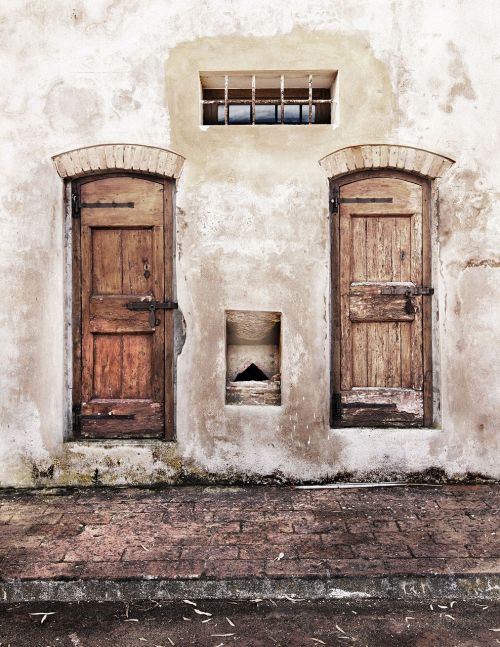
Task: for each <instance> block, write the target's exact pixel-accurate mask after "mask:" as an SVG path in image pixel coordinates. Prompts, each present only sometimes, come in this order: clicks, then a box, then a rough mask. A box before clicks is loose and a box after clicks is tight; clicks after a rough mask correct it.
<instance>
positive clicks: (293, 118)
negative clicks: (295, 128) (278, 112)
mask: <svg viewBox="0 0 500 647" xmlns="http://www.w3.org/2000/svg"><path fill="white" fill-rule="evenodd" d="M285 123H286V124H300V106H295V105H291V106H285Z"/></svg>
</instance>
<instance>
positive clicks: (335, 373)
mask: <svg viewBox="0 0 500 647" xmlns="http://www.w3.org/2000/svg"><path fill="white" fill-rule="evenodd" d="M335 191H339V187H338V186H337V185H335V184H331V185H330V197H331V196H332V194H333V192H335ZM330 236H331V246H332V259H331V268H330V280H331V285H332V294H331V318H332V322H331V337H332V353H331V355H330V358H331V369H330V370H331V376H330V380H331V385H330V386H331V393H330V395H332V394H334V393H339V392H340V388H341V383H340V379H341V378H340V373H341V371H340V362H341V350H340V349H341V297H340V214H339V212H338V211H337V212H336V213H333V214H331V222H330ZM335 422H336V421H335V420H334V416H333V410H332V408H331V409H330V424H332V425H333V424H335Z"/></svg>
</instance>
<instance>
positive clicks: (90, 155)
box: [52, 144, 185, 179]
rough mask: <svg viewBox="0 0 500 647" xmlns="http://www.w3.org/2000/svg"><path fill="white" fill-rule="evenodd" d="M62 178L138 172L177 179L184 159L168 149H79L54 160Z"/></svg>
mask: <svg viewBox="0 0 500 647" xmlns="http://www.w3.org/2000/svg"><path fill="white" fill-rule="evenodd" d="M52 160H53V161H54V164H55V167H56V169H57V172H58V173H59V175H60V177H61V178H64V179H72V178H78V177H82V176H84V175H91V174H94V173H103V172H107V171H135V172H141V173H151V174H154V175H156V176H161V177H166V178H173V179H177V178H178V177H179V176H180V174H181V171H182V167H183V164H184V161H185V159H184V157H182V155H178V154H177V153H174V152H173V151H169V150H167V149H166V148H157V147H156V146H142V145H140V144H101V145H98V146H87V147H85V148H76V149H74V150H71V151H66V152H64V153H59V154H58V155H54V156H53V157H52Z"/></svg>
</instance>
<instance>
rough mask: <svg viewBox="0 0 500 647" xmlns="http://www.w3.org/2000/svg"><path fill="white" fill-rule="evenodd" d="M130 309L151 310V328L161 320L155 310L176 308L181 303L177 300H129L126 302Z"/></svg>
mask: <svg viewBox="0 0 500 647" xmlns="http://www.w3.org/2000/svg"><path fill="white" fill-rule="evenodd" d="M125 307H126V308H128V310H135V311H138V310H142V311H144V310H149V325H150V326H151V328H153V327H154V326H159V325H160V320H159V319H157V318H156V316H155V310H176V309H177V308H178V307H179V305H178V303H177V302H176V301H129V302H128V303H126V304H125Z"/></svg>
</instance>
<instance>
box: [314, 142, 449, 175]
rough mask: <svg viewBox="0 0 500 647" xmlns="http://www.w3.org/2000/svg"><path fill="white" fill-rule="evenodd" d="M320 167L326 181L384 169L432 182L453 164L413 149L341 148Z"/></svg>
mask: <svg viewBox="0 0 500 647" xmlns="http://www.w3.org/2000/svg"><path fill="white" fill-rule="evenodd" d="M319 163H320V165H321V166H322V167H323V168H324V169H325V171H326V173H327V174H328V177H340V176H342V175H346V174H347V173H353V172H357V171H365V170H371V169H384V168H386V169H395V170H399V171H407V172H409V173H415V174H416V175H420V176H421V177H425V178H427V179H429V180H434V179H436V178H437V177H441V176H442V175H443V174H444V173H445V172H446V171H447V170H448V169H449V168H450V167H451V166H452V165H453V164H454V160H452V159H450V158H449V157H443V156H442V155H438V154H437V153H432V152H431V151H427V150H423V149H421V148H414V147H412V146H399V145H393V144H365V145H360V146H347V147H346V148H341V149H339V150H337V151H334V152H333V153H330V154H329V155H326V156H325V157H323V158H322V159H320V161H319Z"/></svg>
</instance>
